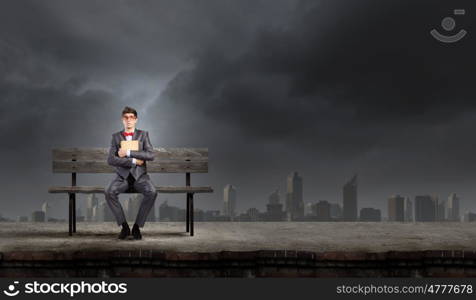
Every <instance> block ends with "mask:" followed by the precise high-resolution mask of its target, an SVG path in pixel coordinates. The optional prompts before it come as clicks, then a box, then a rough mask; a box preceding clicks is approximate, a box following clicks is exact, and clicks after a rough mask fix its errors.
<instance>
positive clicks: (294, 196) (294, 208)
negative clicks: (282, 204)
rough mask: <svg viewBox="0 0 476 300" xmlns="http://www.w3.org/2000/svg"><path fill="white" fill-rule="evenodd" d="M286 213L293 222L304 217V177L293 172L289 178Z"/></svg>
mask: <svg viewBox="0 0 476 300" xmlns="http://www.w3.org/2000/svg"><path fill="white" fill-rule="evenodd" d="M286 186H287V192H286V212H287V214H288V215H289V217H290V219H291V220H298V219H302V218H303V217H304V201H303V198H302V177H301V176H299V175H298V172H292V173H291V174H289V175H288V178H287V185H286Z"/></svg>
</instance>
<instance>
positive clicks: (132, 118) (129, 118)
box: [122, 116, 137, 120]
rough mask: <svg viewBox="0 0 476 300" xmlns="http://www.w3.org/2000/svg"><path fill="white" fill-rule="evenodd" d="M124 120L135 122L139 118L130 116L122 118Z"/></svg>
mask: <svg viewBox="0 0 476 300" xmlns="http://www.w3.org/2000/svg"><path fill="white" fill-rule="evenodd" d="M122 119H124V120H135V119H137V117H136V116H128V117H122Z"/></svg>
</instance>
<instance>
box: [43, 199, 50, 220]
mask: <svg viewBox="0 0 476 300" xmlns="http://www.w3.org/2000/svg"><path fill="white" fill-rule="evenodd" d="M50 208H51V206H50V205H49V204H48V202H47V201H45V202H44V203H43V205H41V211H43V212H44V214H45V216H44V218H45V222H48V217H50V215H49V210H50Z"/></svg>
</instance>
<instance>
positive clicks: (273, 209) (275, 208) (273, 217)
mask: <svg viewBox="0 0 476 300" xmlns="http://www.w3.org/2000/svg"><path fill="white" fill-rule="evenodd" d="M280 198H281V197H280V195H279V190H278V189H277V190H276V191H274V192H273V193H272V194H271V195H270V196H269V198H268V204H266V214H265V220H266V221H283V220H284V211H283V205H282V204H281V203H280V202H281V201H280Z"/></svg>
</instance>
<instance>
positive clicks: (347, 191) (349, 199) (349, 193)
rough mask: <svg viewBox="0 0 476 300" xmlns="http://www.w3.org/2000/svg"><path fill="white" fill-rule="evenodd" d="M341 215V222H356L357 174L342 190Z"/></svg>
mask: <svg viewBox="0 0 476 300" xmlns="http://www.w3.org/2000/svg"><path fill="white" fill-rule="evenodd" d="M342 196H343V203H342V204H343V215H342V220H343V221H347V222H355V221H357V174H355V175H354V176H353V177H352V179H350V180H349V181H348V182H347V183H346V184H344V187H343V189H342Z"/></svg>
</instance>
